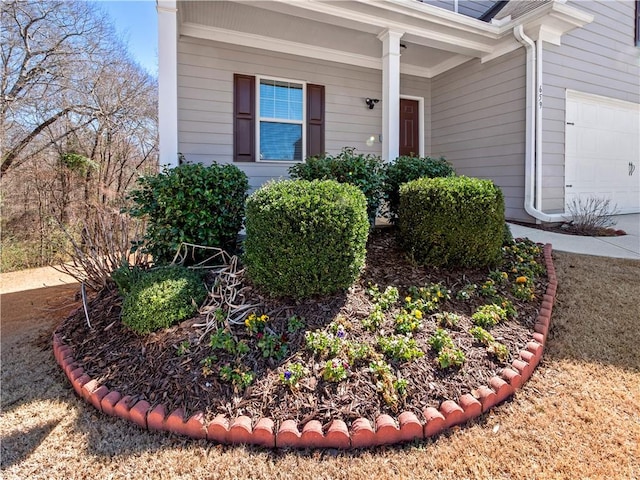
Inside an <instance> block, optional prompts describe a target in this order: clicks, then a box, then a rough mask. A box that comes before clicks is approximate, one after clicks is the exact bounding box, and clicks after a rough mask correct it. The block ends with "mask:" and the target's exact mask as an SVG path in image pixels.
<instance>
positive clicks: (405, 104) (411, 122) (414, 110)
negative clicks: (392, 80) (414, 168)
mask: <svg viewBox="0 0 640 480" xmlns="http://www.w3.org/2000/svg"><path fill="white" fill-rule="evenodd" d="M419 105H420V103H419V102H418V100H408V99H406V98H401V99H400V155H401V156H405V155H406V156H411V155H413V156H418V155H420V116H419V112H418V108H419Z"/></svg>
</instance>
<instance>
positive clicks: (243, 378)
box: [219, 365, 254, 390]
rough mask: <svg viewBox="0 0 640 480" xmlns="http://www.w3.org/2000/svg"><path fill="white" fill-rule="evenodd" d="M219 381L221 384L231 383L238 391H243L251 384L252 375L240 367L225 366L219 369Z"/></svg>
mask: <svg viewBox="0 0 640 480" xmlns="http://www.w3.org/2000/svg"><path fill="white" fill-rule="evenodd" d="M219 375H220V380H222V381H223V382H227V383H231V384H233V386H234V387H236V388H237V389H238V390H244V389H245V388H247V387H248V386H249V385H251V383H252V382H253V379H254V375H253V373H251V372H249V371H247V370H246V369H245V367H242V366H233V367H232V366H230V365H225V366H223V367H220V372H219Z"/></svg>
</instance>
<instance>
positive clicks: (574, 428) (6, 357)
mask: <svg viewBox="0 0 640 480" xmlns="http://www.w3.org/2000/svg"><path fill="white" fill-rule="evenodd" d="M554 258H555V262H556V268H557V270H558V278H559V289H558V298H557V303H556V307H555V310H554V314H553V318H552V322H553V325H552V330H551V335H550V338H549V343H548V349H547V351H546V352H545V357H544V359H543V361H542V363H541V365H540V367H539V368H538V369H537V371H536V372H535V374H534V376H533V378H532V379H531V380H530V381H529V382H528V383H527V384H526V385H525V387H524V388H523V389H522V390H521V391H519V392H518V393H517V394H516V396H515V398H514V399H513V400H512V401H510V402H507V403H506V404H503V405H501V406H499V407H498V408H496V409H495V410H494V411H493V412H491V413H488V414H486V415H484V416H483V417H482V418H481V419H480V420H478V421H476V422H474V423H472V424H470V425H466V426H464V427H462V428H458V429H456V430H455V431H452V432H449V433H446V434H444V435H441V436H440V437H439V438H437V439H435V440H432V441H427V442H423V443H417V444H412V445H407V446H404V447H387V448H380V449H376V450H371V451H354V452H338V451H335V450H328V451H315V452H306V451H275V452H274V451H269V450H262V449H257V448H255V449H254V448H243V447H226V446H219V445H214V444H209V443H206V442H194V441H190V440H185V439H182V438H179V437H176V436H172V435H168V434H161V433H157V434H150V433H147V432H144V431H141V430H140V429H138V428H137V427H134V426H131V425H129V424H127V423H125V422H123V421H120V420H117V419H114V418H110V417H106V416H104V415H102V414H101V413H99V412H97V411H96V410H95V409H94V408H93V407H92V406H90V405H87V404H85V403H84V402H83V401H80V400H79V399H78V398H77V397H76V396H75V394H74V392H73V390H72V389H71V387H70V386H69V384H68V383H67V382H66V380H65V378H64V377H63V374H62V373H61V372H60V370H59V369H58V367H57V365H56V363H55V360H54V359H53V355H52V352H51V345H50V335H51V332H52V331H53V329H54V327H55V325H56V322H57V321H58V320H57V319H59V318H60V315H61V314H62V313H63V312H66V311H67V310H68V309H69V306H70V305H69V304H70V303H71V301H72V299H73V290H72V289H70V288H69V287H68V286H65V287H53V288H49V289H43V290H35V291H29V292H23V293H12V294H6V295H3V296H2V397H1V405H2V412H1V416H0V432H1V435H2V438H1V441H2V457H1V466H2V475H1V476H2V477H3V478H5V479H27V478H29V479H38V478H46V479H49V478H55V479H62V478H64V479H81V478H114V479H119V478H133V479H135V478H144V479H155V478H163V479H164V478H171V479H180V478H212V479H218V478H220V479H223V478H225V479H226V478H228V479H240V478H251V479H261V478H265V479H274V478H291V479H298V478H313V479H338V478H345V479H347V478H348V479H350V480H357V479H369V478H375V479H395V478H398V479H408V478H415V479H422V478H424V479H427V478H437V479H449V478H450V479H464V478H482V479H521V478H530V479H549V478H551V479H553V478H562V479H564V478H567V479H574V478H580V479H587V478H588V479H600V478H602V479H618V478H619V479H640V303H639V299H640V281H639V279H640V262H638V261H633V260H617V259H609V258H599V257H588V256H580V255H573V254H565V253H556V254H554Z"/></svg>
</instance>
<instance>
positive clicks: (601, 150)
mask: <svg viewBox="0 0 640 480" xmlns="http://www.w3.org/2000/svg"><path fill="white" fill-rule="evenodd" d="M566 115H567V117H566V121H567V125H566V129H565V183H566V185H565V203H566V204H567V205H568V204H570V203H571V202H572V201H573V200H574V199H577V198H579V199H583V200H586V199H588V198H590V197H599V198H603V199H604V198H608V199H610V200H611V202H612V203H615V204H617V206H618V208H619V210H620V211H621V212H622V213H631V212H640V172H639V170H640V165H639V164H640V128H638V127H639V126H640V106H639V105H637V104H633V103H630V102H622V101H618V100H615V99H607V98H604V97H596V96H591V95H587V94H581V93H578V92H571V91H568V92H567V103H566ZM630 165H634V166H635V171H634V172H633V174H631V175H630V173H631V170H632V169H631V168H630Z"/></svg>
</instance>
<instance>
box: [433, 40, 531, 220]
mask: <svg viewBox="0 0 640 480" xmlns="http://www.w3.org/2000/svg"><path fill="white" fill-rule="evenodd" d="M525 82H526V79H525V54H524V49H518V50H516V51H514V52H511V53H509V54H507V55H505V56H503V57H500V58H497V59H495V60H492V61H490V62H487V63H485V64H482V63H480V61H479V60H471V61H469V62H467V63H465V64H463V65H460V66H459V67H457V68H455V69H453V70H450V71H448V72H445V73H443V74H441V75H438V76H437V77H435V78H433V79H432V84H431V94H432V96H431V128H432V132H431V138H432V146H431V154H432V155H434V156H439V155H443V156H445V157H446V158H447V160H449V161H450V162H451V163H452V164H453V166H454V167H455V169H456V171H457V172H458V174H461V175H467V176H470V177H479V178H488V179H491V180H493V181H494V182H495V183H496V185H498V186H499V187H500V188H501V189H502V191H503V193H504V196H505V205H506V212H505V213H506V216H507V218H509V219H513V220H530V219H531V218H530V217H529V216H528V215H527V214H526V213H525V211H524V207H523V206H524V158H525V108H526V101H525V94H526V92H525V90H526V88H525Z"/></svg>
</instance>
